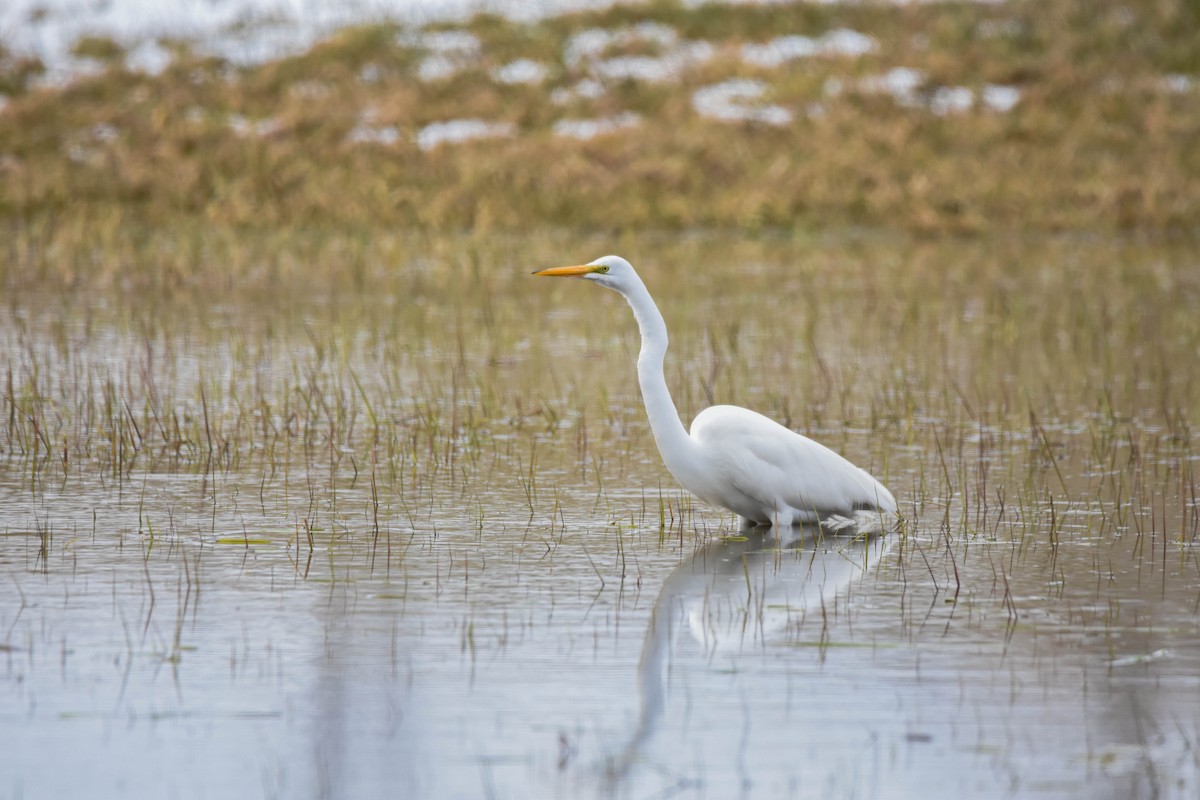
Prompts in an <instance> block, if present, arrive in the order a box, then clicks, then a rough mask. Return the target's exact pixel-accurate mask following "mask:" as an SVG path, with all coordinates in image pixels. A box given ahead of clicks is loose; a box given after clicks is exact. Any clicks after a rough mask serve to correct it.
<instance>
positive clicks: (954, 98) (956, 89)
mask: <svg viewBox="0 0 1200 800" xmlns="http://www.w3.org/2000/svg"><path fill="white" fill-rule="evenodd" d="M974 105H975V93H974V92H972V91H971V90H970V89H968V88H967V87H965V86H939V87H938V88H937V89H935V90H934V92H933V96H932V97H930V98H929V110H930V111H932V112H933V113H934V114H937V115H938V116H939V117H944V116H946V115H947V114H961V113H963V112H964V111H970V110H971V107H972V106H974Z"/></svg>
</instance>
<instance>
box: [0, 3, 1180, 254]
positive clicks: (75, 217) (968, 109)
mask: <svg viewBox="0 0 1200 800" xmlns="http://www.w3.org/2000/svg"><path fill="white" fill-rule="evenodd" d="M1198 17H1200V14H1198V12H1197V11H1196V7H1195V6H1194V5H1187V4H1169V3H1163V4H1153V5H1151V4H1142V5H1138V6H1134V7H1118V6H1108V5H1103V6H1099V7H1097V6H1095V5H1094V4H1091V3H1084V2H1070V1H1062V2H1051V3H1044V2H1039V3H1033V2H1019V1H1018V2H1006V3H1001V4H974V3H963V4H958V3H951V4H932V5H917V6H914V7H893V6H890V5H882V6H858V5H846V6H842V5H834V6H823V5H797V6H774V5H770V6H763V7H754V6H750V7H726V6H720V5H711V6H700V7H697V8H684V7H683V6H681V5H680V4H677V3H672V2H656V3H650V4H647V5H645V6H637V7H632V8H628V7H626V8H616V9H611V10H607V11H602V12H589V13H577V14H571V15H567V16H562V17H556V18H552V19H548V20H544V21H541V22H537V23H517V22H509V21H505V20H501V19H499V18H495V17H486V16H481V17H477V18H475V19H473V20H471V21H470V22H468V23H464V24H463V25H460V26H444V27H453V30H454V31H456V32H458V34H457V35H460V40H459V41H458V44H459V45H462V44H463V41H464V40H462V39H461V33H462V32H466V33H469V34H471V37H473V39H474V42H475V44H471V41H470V39H471V37H468V38H467V40H465V41H466V44H465V46H462V47H459V48H458V49H457V50H455V49H454V47H453V45H454V44H455V40H454V39H453V37H451V39H450V40H449V44H450V45H451V47H449V49H447V47H446V46H445V45H446V44H447V42H446V40H443V41H441V42H438V41H437V40H435V39H430V38H429V37H428V36H425V35H424V34H427V33H428V31H415V32H414V31H405V30H404V29H402V28H400V27H399V26H396V25H385V24H380V25H373V26H368V27H361V28H356V29H350V30H345V31H342V32H340V33H338V34H336V35H335V36H333V37H332V38H330V39H328V40H327V41H324V42H322V43H320V44H318V45H317V46H315V47H313V48H312V49H311V50H309V51H308V52H305V53H303V54H301V55H298V56H295V57H290V58H286V59H283V60H278V61H273V62H269V63H265V64H259V65H252V66H238V65H237V64H234V63H232V62H230V61H228V60H225V59H222V58H218V57H213V56H206V55H204V54H202V53H199V52H197V49H196V48H195V47H193V46H190V45H188V44H186V43H174V44H171V43H168V46H169V48H170V49H171V50H172V53H173V58H172V61H171V63H170V65H169V66H168V67H166V68H165V69H164V70H163V71H162V72H161V73H159V74H157V75H148V74H144V73H141V72H137V71H134V70H132V69H130V68H129V67H127V66H126V56H127V53H126V52H125V51H124V50H123V49H122V47H121V46H120V45H119V44H117V43H115V42H110V41H107V40H97V39H91V40H84V41H81V42H80V43H79V44H78V45H77V47H76V51H77V55H79V56H80V57H81V58H83V57H86V58H88V59H91V62H90V63H92V64H93V66H94V68H95V69H96V70H97V71H96V73H95V74H93V75H91V76H90V77H84V78H81V79H78V80H76V81H74V82H72V83H70V84H68V85H67V86H66V87H61V88H53V87H47V86H45V85H43V83H42V82H41V81H40V80H39V75H40V73H41V70H42V67H41V65H40V64H38V63H37V62H36V61H30V60H29V59H22V58H18V57H16V56H15V55H12V54H7V55H4V56H3V57H2V58H0V92H2V93H4V94H6V95H7V102H6V104H5V105H4V107H3V109H2V110H0V175H2V180H0V216H2V217H3V218H5V219H6V220H7V221H8V223H7V224H8V226H9V227H10V230H11V229H13V227H14V226H15V227H16V228H25V227H26V226H29V225H33V226H35V227H36V226H38V225H43V226H44V225H47V224H48V225H51V226H59V225H63V224H66V225H68V226H70V225H72V224H78V225H84V226H86V227H88V228H89V229H93V228H94V229H95V230H97V231H99V232H100V233H99V234H98V235H103V231H105V230H112V229H117V228H120V227H123V226H125V225H128V224H131V223H133V222H135V221H136V222H138V223H139V224H145V225H148V226H151V227H154V226H162V225H174V226H183V227H187V226H189V225H192V224H196V225H199V226H203V227H210V226H211V227H229V228H234V229H236V228H241V227H245V226H255V227H263V226H267V227H278V228H281V229H286V228H294V227H301V228H303V227H308V226H314V225H320V226H333V227H337V228H343V229H345V228H356V229H357V228H366V229H371V228H379V227H392V228H406V229H413V228H419V229H423V230H440V231H445V230H458V229H462V228H464V227H468V226H473V227H475V228H477V229H483V230H498V229H507V230H527V229H531V228H545V227H570V228H576V229H578V228H581V227H582V228H588V229H592V230H598V231H604V230H611V229H621V228H628V227H639V228H655V229H672V228H685V227H695V226H703V227H739V228H770V227H786V228H793V227H798V228H806V229H814V228H821V227H827V226H868V227H888V228H898V229H905V230H915V231H970V232H986V231H997V230H999V231H1006V230H1030V229H1038V230H1063V229H1069V230H1082V229H1087V230H1110V231H1111V230H1130V229H1136V230H1152V231H1164V230H1180V229H1182V230H1187V231H1194V230H1195V220H1196V219H1198V218H1200V193H1197V192H1196V191H1195V183H1196V178H1197V176H1198V175H1200V155H1198V153H1200V150H1198V149H1197V148H1196V147H1195V131H1197V130H1200V102H1198V100H1200V87H1198V85H1197V81H1196V76H1197V74H1200V25H1198ZM645 23H653V26H651V27H646V26H645ZM639 25H641V26H642V27H637V26H639ZM841 29H845V30H850V31H854V32H855V33H858V34H861V35H862V36H864V37H867V39H869V41H870V42H871V46H870V47H869V48H866V49H865V50H864V51H863V52H859V53H856V54H849V55H848V54H845V53H839V52H835V51H834V50H836V48H834V49H833V50H830V51H823V52H821V53H817V54H815V55H811V56H805V57H794V58H791V59H787V58H784V59H783V60H782V61H781V63H778V64H771V63H767V62H766V61H764V59H763V58H757V59H755V58H752V57H748V56H747V55H746V51H745V50H744V49H743V48H744V47H745V46H746V45H762V44H767V43H769V42H771V41H772V40H774V39H775V38H776V37H780V36H785V35H803V36H807V37H810V39H812V40H813V41H814V42H816V43H818V45H820V44H821V43H822V42H827V41H829V40H828V39H823V38H822V37H828V36H830V35H831V33H832V32H835V31H838V30H841ZM588 30H601V31H605V32H607V37H608V38H607V40H605V39H604V38H603V37H601V42H600V46H599V47H598V48H594V49H593V50H591V51H588V52H586V53H585V54H584V55H583V56H580V54H579V51H580V45H581V42H582V40H580V39H579V38H578V34H579V33H580V32H583V31H588ZM583 43H584V44H586V42H583ZM593 43H594V41H593ZM638 58H641V59H642V61H640V62H638V61H636V59H638ZM430 59H433V60H432V61H430ZM439 59H440V61H439ZM519 59H529V60H531V61H532V62H534V63H535V64H536V65H537V69H539V70H541V80H540V81H534V82H530V83H523V82H519V81H515V82H505V81H506V80H509V81H511V80H512V76H514V75H515V76H516V77H520V76H519V75H518V74H516V73H509V74H508V75H509V77H504V76H505V75H506V73H504V72H502V71H498V70H502V69H503V68H504V67H505V66H506V65H511V64H512V63H513V62H514V61H517V60H519ZM621 59H625V61H624V62H622V61H620V60H621ZM777 60H779V59H777ZM767 61H769V59H767ZM614 62H615V63H616V68H614V67H613V64H614ZM654 63H657V64H658V65H659V66H663V65H666V67H667V72H668V74H666V75H665V76H649V77H647V76H644V75H639V74H637V69H638V65H639V64H640V65H641V66H643V67H644V66H647V65H650V66H653V64H654ZM439 64H440V69H441V71H440V72H438V69H439ZM431 65H432V66H431ZM622 65H623V66H624V67H628V68H630V69H627V70H626V72H625V73H622V71H621V68H622ZM901 68H902V69H907V70H910V71H911V73H895V72H893V71H894V70H897V69H901ZM905 75H908V78H907V79H908V80H909V84H908V85H906V86H903V87H900V89H897V87H896V85H895V84H896V82H897V80H898V79H901V78H904V77H905ZM889 76H890V77H889ZM731 79H746V80H750V81H757V82H758V83H757V86H758V90H757V91H758V94H757V95H754V92H753V91H752V92H750V95H752V96H743V97H741V98H740V99H738V98H735V101H734V103H733V105H734V106H735V107H737V108H735V112H733V114H734V115H736V114H737V113H742V114H743V115H744V116H748V117H749V118H747V119H742V120H730V119H722V118H716V117H713V116H705V115H704V114H703V113H700V112H699V110H698V108H697V102H696V97H697V95H696V92H697V91H699V90H702V89H704V88H705V87H711V86H715V85H721V84H722V83H724V82H726V81H729V80H731ZM993 92H1004V93H1007V94H1003V95H1001V94H996V96H997V97H1001V98H1002V100H1003V101H1004V102H1002V103H1000V104H999V106H995V105H994V104H992V103H991V102H990V100H989V101H988V102H985V99H986V98H990V97H992V94H990V93H993ZM1008 102H1011V103H1012V104H1011V107H1008V108H1004V107H1003V106H1004V105H1006V104H1007V103H1008ZM769 108H776V109H782V111H780V112H771V113H776V114H783V113H784V112H786V115H787V117H786V121H783V120H780V119H778V118H772V117H771V116H770V114H768V113H766V112H762V113H758V112H760V111H762V109H769ZM738 109H740V111H739V110H738ZM756 109H757V111H756ZM756 113H758V116H757V117H756V116H755V114H756ZM451 120H478V121H480V122H481V123H484V124H486V125H488V126H492V127H491V128H490V129H489V130H490V131H491V133H490V134H489V135H488V136H487V138H479V139H473V140H470V141H462V142H452V141H448V142H444V143H440V144H439V143H437V142H436V140H435V139H434V138H433V134H431V133H430V128H429V126H431V125H437V124H439V123H442V122H446V121H451ZM596 120H601V121H603V120H608V121H610V122H611V121H613V120H617V121H618V123H617V125H616V127H615V128H614V129H613V130H611V131H609V132H607V133H604V132H601V133H599V135H595V136H593V137H592V138H577V135H582V134H577V135H576V136H573V135H569V134H568V135H564V134H563V130H564V129H563V127H562V123H564V121H566V122H567V123H571V122H581V121H582V122H585V123H586V122H589V121H591V122H594V121H596ZM556 125H558V126H559V127H558V128H557V129H556ZM435 130H436V129H435ZM575 130H578V129H575ZM593 132H594V131H593ZM48 220H49V222H47V221H48Z"/></svg>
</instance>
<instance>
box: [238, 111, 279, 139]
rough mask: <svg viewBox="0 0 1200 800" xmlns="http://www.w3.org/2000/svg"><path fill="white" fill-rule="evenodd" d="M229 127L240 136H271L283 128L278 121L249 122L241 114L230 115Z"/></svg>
mask: <svg viewBox="0 0 1200 800" xmlns="http://www.w3.org/2000/svg"><path fill="white" fill-rule="evenodd" d="M229 127H230V129H231V130H232V131H233V132H234V133H236V134H237V135H238V136H270V135H271V134H273V133H275V132H276V131H278V130H279V128H280V127H281V125H280V122H279V120H278V119H275V118H274V117H270V118H268V119H260V120H249V119H246V118H245V117H244V116H242V115H241V114H230V115H229Z"/></svg>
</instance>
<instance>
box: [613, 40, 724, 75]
mask: <svg viewBox="0 0 1200 800" xmlns="http://www.w3.org/2000/svg"><path fill="white" fill-rule="evenodd" d="M712 56H713V46H712V45H711V44H709V43H708V42H685V43H683V44H681V45H680V46H679V47H676V48H675V49H674V50H672V51H671V52H669V53H666V54H665V55H661V56H618V57H616V58H610V59H607V60H605V61H600V62H597V63H596V64H594V65H593V66H592V71H593V72H594V73H595V74H596V75H599V76H600V77H602V78H607V79H609V80H625V79H629V80H638V81H646V82H648V83H661V82H663V81H669V80H675V79H677V78H678V77H679V76H680V75H681V74H682V73H683V71H684V70H686V69H687V68H688V67H691V66H693V65H695V64H702V63H704V62H705V61H707V60H709V59H710V58H712Z"/></svg>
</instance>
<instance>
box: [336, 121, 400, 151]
mask: <svg viewBox="0 0 1200 800" xmlns="http://www.w3.org/2000/svg"><path fill="white" fill-rule="evenodd" d="M346 138H347V140H348V141H350V142H353V143H355V144H381V145H385V146H390V145H393V144H396V142H398V141H400V131H398V130H396V128H395V127H394V126H392V125H384V126H375V125H370V124H368V123H366V122H360V123H359V124H358V125H357V126H355V128H354V130H352V131H350V134H349V136H347V137H346Z"/></svg>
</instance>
